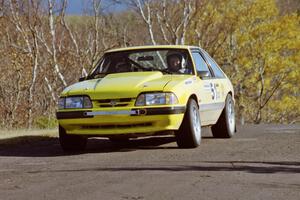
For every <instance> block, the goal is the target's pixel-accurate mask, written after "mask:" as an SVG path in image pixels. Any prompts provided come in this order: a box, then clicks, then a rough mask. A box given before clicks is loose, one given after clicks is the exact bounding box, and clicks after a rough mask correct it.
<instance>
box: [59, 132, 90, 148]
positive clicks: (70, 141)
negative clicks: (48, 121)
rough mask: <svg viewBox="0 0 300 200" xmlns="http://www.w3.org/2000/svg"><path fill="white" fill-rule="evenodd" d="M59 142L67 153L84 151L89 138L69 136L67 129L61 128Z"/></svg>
mask: <svg viewBox="0 0 300 200" xmlns="http://www.w3.org/2000/svg"><path fill="white" fill-rule="evenodd" d="M59 142H60V146H61V147H62V149H63V150H64V151H66V152H70V151H83V150H85V148H86V143H87V138H86V137H83V136H80V135H68V134H67V133H66V131H65V129H64V128H63V127H61V126H59Z"/></svg>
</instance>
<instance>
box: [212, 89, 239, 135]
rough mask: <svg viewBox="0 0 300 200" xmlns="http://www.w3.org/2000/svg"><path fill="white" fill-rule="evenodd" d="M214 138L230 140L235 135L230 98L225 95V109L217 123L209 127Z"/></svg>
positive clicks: (232, 104)
mask: <svg viewBox="0 0 300 200" xmlns="http://www.w3.org/2000/svg"><path fill="white" fill-rule="evenodd" d="M211 131H212V134H213V136H214V137H215V138H231V137H232V136H233V135H234V133H235V114H234V103H233V99H232V96H231V95H230V94H228V95H227V97H226V100H225V108H224V110H223V112H222V114H221V116H220V118H219V119H218V121H217V123H216V124H215V125H213V126H212V127H211Z"/></svg>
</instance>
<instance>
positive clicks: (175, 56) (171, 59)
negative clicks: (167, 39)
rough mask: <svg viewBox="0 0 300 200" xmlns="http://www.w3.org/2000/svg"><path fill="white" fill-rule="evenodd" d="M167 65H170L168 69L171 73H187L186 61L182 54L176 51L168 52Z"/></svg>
mask: <svg viewBox="0 0 300 200" xmlns="http://www.w3.org/2000/svg"><path fill="white" fill-rule="evenodd" d="M167 63H168V69H169V70H170V71H171V72H176V73H185V71H186V66H185V65H186V64H185V59H184V56H183V55H181V53H178V52H174V51H173V52H168V54H167Z"/></svg>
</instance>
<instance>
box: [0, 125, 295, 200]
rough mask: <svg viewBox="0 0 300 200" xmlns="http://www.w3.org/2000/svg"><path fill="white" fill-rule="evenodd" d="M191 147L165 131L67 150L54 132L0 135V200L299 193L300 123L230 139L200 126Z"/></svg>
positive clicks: (245, 131)
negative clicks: (156, 135)
mask: <svg viewBox="0 0 300 200" xmlns="http://www.w3.org/2000/svg"><path fill="white" fill-rule="evenodd" d="M203 132H204V134H203V139H202V143H201V145H200V146H199V147H198V148H196V149H178V148H177V145H176V143H175V141H174V138H172V137H159V138H143V139H138V140H133V141H130V142H128V143H126V144H122V145H121V144H113V143H111V142H110V141H108V140H106V139H90V140H89V144H88V148H87V150H86V151H85V152H83V153H80V154H73V155H72V154H66V153H63V152H62V150H61V149H60V146H59V142H58V139H57V138H48V137H43V136H24V137H20V138H10V139H5V140H3V139H2V140H0V199H14V200H15V199H31V200H32V199H55V200H57V199H64V200H69V199H70V200H74V199H93V200H94V199H101V200H102V199H108V200H114V199H117V200H119V199H121V200H144V199H180V200H181V199H189V200H190V199H195V200H198V199H255V200H257V199H289V200H290V199H295V200H298V199H300V125H246V126H243V127H240V128H238V133H237V134H236V135H235V137H234V138H232V139H214V138H212V137H211V133H210V131H209V129H204V131H203Z"/></svg>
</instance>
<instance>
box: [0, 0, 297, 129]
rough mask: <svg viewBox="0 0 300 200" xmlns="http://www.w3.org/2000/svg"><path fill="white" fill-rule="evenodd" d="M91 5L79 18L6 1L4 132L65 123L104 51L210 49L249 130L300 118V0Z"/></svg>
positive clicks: (1, 30) (133, 0) (2, 18)
mask: <svg viewBox="0 0 300 200" xmlns="http://www.w3.org/2000/svg"><path fill="white" fill-rule="evenodd" d="M69 1H71V0H69ZM86 2H88V3H87V4H86V5H87V7H86V8H85V9H84V10H83V12H82V14H81V15H76V16H75V15H68V14H66V8H67V6H68V3H69V2H68V0H0V60H1V62H0V72H1V76H0V128H2V129H12V128H29V129H31V128H52V127H55V126H56V120H55V112H56V104H57V100H58V97H59V94H60V92H61V91H62V90H63V89H64V88H65V87H66V86H68V85H70V84H72V83H75V82H76V81H78V78H79V77H81V76H85V75H86V74H87V73H88V72H89V71H90V70H91V69H92V68H93V66H94V65H95V64H96V62H97V61H98V59H99V58H100V57H101V55H103V52H104V51H106V50H108V49H111V48H117V47H126V46H136V45H155V44H186V45H196V46H200V47H202V48H204V49H205V50H207V51H208V52H209V53H210V55H211V56H212V57H213V58H215V60H216V61H217V62H218V64H219V65H220V66H221V68H222V69H223V70H224V71H225V72H226V74H227V75H228V76H229V78H230V79H231V81H232V83H233V85H234V89H235V95H236V96H235V98H236V111H237V112H236V117H237V119H238V121H239V122H240V123H241V124H243V123H299V122H300V89H299V88H300V66H299V63H300V1H299V0H123V1H121V0H111V1H109V2H110V3H111V4H110V8H108V6H107V3H103V1H101V0H87V1H86ZM120 4H122V6H123V7H124V5H125V6H126V9H122V10H120V11H115V10H114V9H111V6H114V5H115V6H118V5H120Z"/></svg>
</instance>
